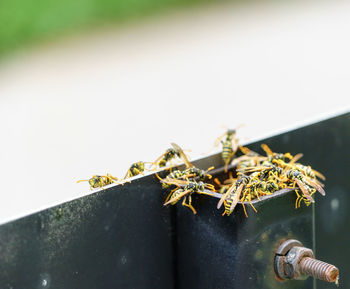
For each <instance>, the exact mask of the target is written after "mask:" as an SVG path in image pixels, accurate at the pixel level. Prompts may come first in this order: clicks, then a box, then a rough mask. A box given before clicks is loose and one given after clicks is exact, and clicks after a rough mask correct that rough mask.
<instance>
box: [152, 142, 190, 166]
mask: <svg viewBox="0 0 350 289" xmlns="http://www.w3.org/2000/svg"><path fill="white" fill-rule="evenodd" d="M171 145H172V146H173V147H172V148H169V149H167V150H166V151H165V153H164V154H162V155H161V156H160V157H159V158H157V159H156V160H155V161H154V163H153V164H154V165H155V166H158V167H160V168H162V167H165V166H166V165H167V163H168V162H171V161H172V160H173V159H174V158H176V157H178V158H181V159H182V160H183V161H184V163H185V165H186V167H191V166H192V164H191V163H190V161H189V159H188V157H187V156H186V154H185V153H184V151H183V150H182V148H181V147H180V146H179V145H177V144H176V143H171Z"/></svg>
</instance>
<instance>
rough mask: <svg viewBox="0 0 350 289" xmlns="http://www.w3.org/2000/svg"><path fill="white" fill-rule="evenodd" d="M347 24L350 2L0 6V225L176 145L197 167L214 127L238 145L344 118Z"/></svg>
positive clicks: (348, 87)
mask: <svg viewBox="0 0 350 289" xmlns="http://www.w3.org/2000/svg"><path fill="white" fill-rule="evenodd" d="M349 16H350V2H348V1H296V2H295V1H248V2H244V3H243V2H241V1H209V0H203V1H201V0H192V1H181V0H178V1H175V0H162V1H159V0H147V1H145V0H133V1H130V0H118V1H112V0H102V1H97V0H79V1H67V0H62V1H42V0H34V1H30V2H28V1H23V0H2V1H1V2H0V123H1V136H2V138H1V144H0V163H1V166H0V175H1V176H2V186H1V187H2V189H1V190H2V193H1V194H0V223H3V222H6V221H9V220H12V219H14V218H16V217H19V216H24V215H25V214H28V213H31V212H36V211H38V210H40V209H43V208H46V207H47V206H52V205H55V204H58V203H61V202H62V201H67V200H71V199H74V198H77V197H81V196H84V195H86V194H88V193H91V192H90V191H89V185H88V183H79V184H77V183H76V181H77V180H79V179H88V178H89V177H91V176H92V175H94V174H106V173H107V172H108V173H111V174H113V175H115V176H118V177H124V175H125V173H126V171H127V169H128V167H129V166H130V164H131V163H133V162H136V161H139V160H142V161H154V160H155V159H156V158H157V157H158V156H159V155H161V154H162V153H163V152H164V151H165V150H166V149H167V148H168V147H169V146H170V142H173V141H174V142H176V143H178V144H179V145H181V146H182V147H184V148H190V149H192V154H191V156H192V159H196V158H199V157H201V156H203V155H202V154H203V153H205V152H207V151H208V150H209V149H210V148H211V147H212V145H213V142H214V140H215V138H216V137H218V136H219V135H221V134H222V133H223V132H224V129H223V128H222V126H223V125H225V126H227V127H231V128H234V127H236V126H238V125H240V124H245V126H244V127H242V128H241V129H239V131H238V136H239V137H240V139H241V141H242V142H243V143H244V142H249V141H252V140H257V139H260V138H263V137H266V136H269V135H273V134H275V133H278V132H282V131H284V130H287V129H292V128H295V127H298V126H301V125H304V124H308V123H310V122H313V121H318V120H321V119H324V118H328V117H331V116H334V115H336V114H338V113H341V112H346V111H349V108H350V101H349V93H350V74H349V67H350V55H349V51H350V39H349V37H348V36H349V31H350V17H349ZM304 141H307V136H305V140H304ZM218 149H219V148H218Z"/></svg>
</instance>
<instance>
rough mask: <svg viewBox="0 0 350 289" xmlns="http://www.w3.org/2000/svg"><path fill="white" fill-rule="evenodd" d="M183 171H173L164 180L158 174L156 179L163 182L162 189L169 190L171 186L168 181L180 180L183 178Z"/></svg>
mask: <svg viewBox="0 0 350 289" xmlns="http://www.w3.org/2000/svg"><path fill="white" fill-rule="evenodd" d="M183 174H184V173H183V171H180V170H175V171H172V172H171V173H170V174H169V175H167V176H166V177H165V178H164V179H162V178H161V177H160V176H159V175H158V174H156V177H157V178H158V179H159V180H160V181H161V182H162V188H163V189H167V188H169V187H170V186H171V185H169V184H168V183H167V182H166V180H172V179H179V178H181V177H182V176H183Z"/></svg>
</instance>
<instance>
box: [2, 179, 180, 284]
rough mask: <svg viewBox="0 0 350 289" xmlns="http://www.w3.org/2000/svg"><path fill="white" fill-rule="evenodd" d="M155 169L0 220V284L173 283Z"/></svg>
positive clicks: (166, 217) (165, 211)
mask: <svg viewBox="0 0 350 289" xmlns="http://www.w3.org/2000/svg"><path fill="white" fill-rule="evenodd" d="M151 179H153V176H150V177H146V178H142V179H138V180H135V181H133V182H132V184H125V185H124V186H116V187H113V188H110V189H107V190H106V191H103V192H98V193H96V194H92V195H89V196H85V197H83V198H80V199H77V200H74V201H72V202H69V203H65V204H62V205H61V206H59V207H55V208H51V209H48V210H45V211H42V212H40V213H38V214H34V215H31V216H28V217H25V218H22V219H19V220H17V221H14V222H11V223H8V224H5V225H2V226H1V227H0V256H1V262H0V288H13V289H17V288H18V289H20V288H59V289H60V288H65V289H69V288H72V289H73V288H74V289H76V288H85V289H87V288H154V286H155V285H156V287H157V288H173V284H174V279H173V275H174V274H173V272H174V266H173V264H174V263H173V261H172V260H173V252H172V250H173V246H172V239H173V238H172V235H173V234H174V232H173V231H172V226H171V212H170V208H163V207H162V206H161V203H162V201H163V197H162V193H161V190H160V186H159V183H158V182H156V181H154V180H151Z"/></svg>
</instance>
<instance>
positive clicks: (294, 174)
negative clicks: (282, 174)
mask: <svg viewBox="0 0 350 289" xmlns="http://www.w3.org/2000/svg"><path fill="white" fill-rule="evenodd" d="M286 177H287V179H288V180H291V181H293V182H294V186H295V184H297V185H298V187H299V188H300V190H301V191H302V193H303V195H304V197H305V198H306V199H307V200H308V201H310V202H311V203H314V202H315V201H314V199H313V198H312V197H311V194H310V192H309V190H308V186H312V187H314V188H315V189H316V190H317V191H319V192H320V194H321V195H323V196H324V195H326V192H325V191H324V190H323V188H322V186H321V185H320V184H318V183H317V182H315V181H314V180H311V179H309V178H307V177H306V176H304V175H303V174H302V173H301V172H299V171H297V170H293V169H291V170H288V171H287V172H286Z"/></svg>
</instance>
